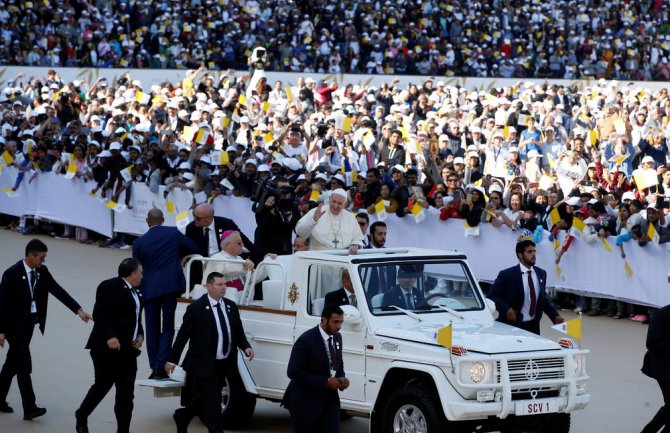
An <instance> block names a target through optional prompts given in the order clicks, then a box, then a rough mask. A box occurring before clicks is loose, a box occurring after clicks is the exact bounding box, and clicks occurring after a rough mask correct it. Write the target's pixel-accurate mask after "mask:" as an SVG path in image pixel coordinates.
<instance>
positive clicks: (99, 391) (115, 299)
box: [75, 258, 144, 433]
mask: <svg viewBox="0 0 670 433" xmlns="http://www.w3.org/2000/svg"><path fill="white" fill-rule="evenodd" d="M141 281H142V264H141V263H140V262H139V261H138V260H137V259H131V258H128V259H124V260H123V261H122V262H121V264H119V271H118V277H115V278H110V279H109V280H105V281H103V282H102V283H100V285H99V286H98V289H97V291H96V294H95V306H94V307H93V320H94V321H95V322H94V325H93V331H91V336H90V337H89V339H88V342H87V343H86V348H87V349H90V350H91V359H92V360H93V371H94V374H95V381H94V383H93V385H92V386H91V388H90V389H89V390H88V393H87V394H86V397H84V401H82V402H81V405H80V406H79V409H77V410H76V411H75V419H76V431H77V433H88V417H89V415H91V413H92V412H93V411H94V410H95V408H96V407H97V406H98V404H99V403H100V402H101V401H102V399H103V398H105V396H106V395H107V393H108V392H109V390H110V389H112V385H113V386H115V387H116V397H115V401H114V414H115V415H116V429H117V430H116V431H117V433H128V429H129V427H130V419H131V417H132V413H133V397H134V394H133V388H134V386H135V376H136V374H137V357H138V356H139V355H140V348H141V347H142V343H143V342H144V329H143V328H142V319H141V318H142V293H141V292H140V291H139V286H140V282H141Z"/></svg>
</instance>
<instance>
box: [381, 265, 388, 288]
mask: <svg viewBox="0 0 670 433" xmlns="http://www.w3.org/2000/svg"><path fill="white" fill-rule="evenodd" d="M379 288H380V289H381V293H386V292H387V291H388V289H389V287H388V285H387V284H386V270H385V269H384V268H383V267H382V268H379Z"/></svg>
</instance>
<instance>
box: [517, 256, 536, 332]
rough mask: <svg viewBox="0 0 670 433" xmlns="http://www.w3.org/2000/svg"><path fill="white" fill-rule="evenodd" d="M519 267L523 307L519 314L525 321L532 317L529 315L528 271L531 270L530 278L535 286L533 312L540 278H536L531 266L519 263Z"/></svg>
mask: <svg viewBox="0 0 670 433" xmlns="http://www.w3.org/2000/svg"><path fill="white" fill-rule="evenodd" d="M519 267H520V268H521V281H522V282H523V307H521V314H522V315H523V321H524V322H527V321H529V320H532V319H533V316H531V315H530V287H529V286H528V271H530V272H531V278H532V279H533V286H534V287H535V301H536V302H535V305H536V307H535V314H537V310H538V308H537V296H538V294H539V292H540V280H539V279H538V278H537V272H535V271H534V270H533V269H532V267H531V268H527V267H525V266H524V265H522V264H521V263H519Z"/></svg>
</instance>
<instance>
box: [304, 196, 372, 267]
mask: <svg viewBox="0 0 670 433" xmlns="http://www.w3.org/2000/svg"><path fill="white" fill-rule="evenodd" d="M346 205H347V193H346V191H344V190H343V189H341V188H338V189H336V190H335V191H333V192H332V193H331V194H330V198H329V199H328V207H327V208H325V209H324V206H323V203H322V204H320V205H319V206H318V207H316V208H314V209H312V210H310V211H309V212H307V214H305V216H303V217H302V218H300V221H298V224H297V226H296V228H295V231H296V233H297V234H298V235H299V236H301V237H303V238H305V239H307V238H309V240H310V244H309V249H310V250H332V249H342V248H346V249H348V250H349V253H350V254H356V252H358V248H360V247H362V246H363V232H362V231H361V229H360V227H359V226H358V221H357V220H356V217H355V216H354V214H352V213H351V212H349V211H348V210H346V209H344V208H345V207H346Z"/></svg>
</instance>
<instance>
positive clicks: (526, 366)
mask: <svg viewBox="0 0 670 433" xmlns="http://www.w3.org/2000/svg"><path fill="white" fill-rule="evenodd" d="M507 369H508V371H509V380H510V382H512V383H514V382H525V381H534V380H552V379H563V378H564V377H565V360H564V359H563V358H562V357H557V358H528V359H514V360H509V361H507ZM496 377H497V381H498V383H500V382H501V378H500V362H496Z"/></svg>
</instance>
